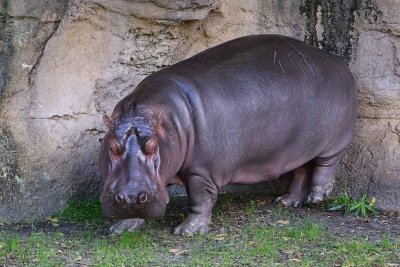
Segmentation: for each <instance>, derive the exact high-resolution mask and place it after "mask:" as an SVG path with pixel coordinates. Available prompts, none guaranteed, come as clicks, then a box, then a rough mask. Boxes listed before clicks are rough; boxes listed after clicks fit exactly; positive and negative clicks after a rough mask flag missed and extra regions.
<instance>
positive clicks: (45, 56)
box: [0, 0, 400, 221]
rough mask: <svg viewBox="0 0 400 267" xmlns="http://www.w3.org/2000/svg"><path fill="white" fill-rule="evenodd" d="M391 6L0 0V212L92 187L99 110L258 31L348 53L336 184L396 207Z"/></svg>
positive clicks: (396, 99)
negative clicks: (344, 143)
mask: <svg viewBox="0 0 400 267" xmlns="http://www.w3.org/2000/svg"><path fill="white" fill-rule="evenodd" d="M396 7H397V8H396ZM398 9H399V3H398V1H397V0H375V1H372V0H352V1H347V2H346V1H344V2H343V1H340V2H338V1H334V0H303V1H295V0H289V1H279V0H273V1H263V0H251V1H248V0H246V1H245V0H238V1H228V0H180V1H171V0H141V1H138V0H115V1H106V0H70V1H66V0H65V1H64V0H52V1H49V0H40V1H33V0H16V1H11V0H0V37H1V38H0V133H1V134H0V183H1V184H2V187H1V188H0V221H18V220H26V219H32V218H41V217H45V216H48V215H50V214H52V213H54V212H55V211H57V210H60V209H61V208H63V207H65V205H66V203H67V201H68V199H70V198H73V197H85V196H89V195H95V194H96V193H99V191H100V186H101V181H100V180H99V175H98V171H97V153H98V148H99V145H100V142H99V141H100V140H101V138H102V136H103V135H104V131H105V126H104V125H102V119H101V117H102V114H104V113H107V114H110V113H111V111H112V109H113V107H114V106H115V104H116V103H117V102H118V101H119V100H120V99H121V98H122V97H124V96H125V95H127V94H128V93H129V92H130V91H131V90H133V88H134V87H135V86H136V85H137V84H138V83H139V82H140V81H141V80H142V79H143V78H145V77H146V76H147V75H149V74H150V73H152V72H154V71H156V70H158V69H161V68H163V67H165V66H168V65H171V64H174V63H176V62H178V61H180V60H183V59H185V58H187V57H189V56H191V55H194V54H196V53H198V52H200V51H203V50H204V49H206V48H208V47H211V46H214V45H217V44H219V43H222V42H224V41H227V40H230V39H233V38H236V37H240V36H244V35H249V34H259V33H279V34H284V35H289V36H293V37H296V38H298V39H305V40H306V41H307V42H309V43H310V44H312V45H315V46H319V47H321V48H323V49H327V50H329V51H332V52H334V53H337V54H340V55H342V56H344V57H345V58H346V59H347V60H348V62H349V64H350V68H351V70H352V71H353V73H354V75H355V78H356V82H357V86H358V90H359V120H358V124H357V133H356V136H355V138H354V141H353V142H352V144H351V146H350V147H349V149H348V150H347V152H346V155H345V157H344V159H343V164H342V166H341V168H340V171H339V172H338V180H339V181H338V183H337V186H336V192H340V191H342V190H343V189H344V186H343V185H346V188H347V190H348V191H349V192H350V193H351V194H352V195H354V196H359V195H360V194H361V193H362V192H366V193H367V194H368V195H370V196H372V195H373V196H376V197H377V204H378V206H379V207H381V208H384V209H395V210H400V201H399V199H400V184H399V183H400V182H399V181H400V170H399V166H400V164H398V162H400V154H399V151H400V149H399V148H400V115H399V114H400V88H399V87H400V86H399V85H400V80H399V79H400V40H399V38H400V37H399V36H400V34H399V33H400V21H399V20H400V19H399V16H398V15H397V13H398V12H397V10H398ZM286 180H287V179H286ZM254 188H259V186H256V187H254ZM263 188H265V189H267V188H273V189H274V190H273V191H281V190H282V186H281V185H280V184H279V183H277V184H273V185H270V184H264V185H263ZM226 190H229V191H230V190H235V188H234V187H233V189H232V187H229V188H227V189H226ZM239 190H240V189H239ZM246 190H251V188H250V189H249V188H248V187H246ZM263 190H264V189H263ZM172 191H173V192H175V193H176V192H178V193H179V192H182V188H180V189H179V188H178V189H176V188H175V189H173V190H172Z"/></svg>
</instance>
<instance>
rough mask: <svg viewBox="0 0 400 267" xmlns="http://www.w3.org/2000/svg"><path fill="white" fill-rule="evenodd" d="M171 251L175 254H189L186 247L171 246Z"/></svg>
mask: <svg viewBox="0 0 400 267" xmlns="http://www.w3.org/2000/svg"><path fill="white" fill-rule="evenodd" d="M169 252H171V253H172V254H174V255H175V256H179V255H186V254H188V251H187V250H186V249H179V248H171V249H170V250H169Z"/></svg>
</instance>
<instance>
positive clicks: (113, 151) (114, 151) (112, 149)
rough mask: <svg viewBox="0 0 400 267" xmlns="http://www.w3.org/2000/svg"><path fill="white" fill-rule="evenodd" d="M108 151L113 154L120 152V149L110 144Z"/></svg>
mask: <svg viewBox="0 0 400 267" xmlns="http://www.w3.org/2000/svg"><path fill="white" fill-rule="evenodd" d="M110 153H111V154H112V155H114V156H117V155H120V154H121V149H119V148H118V147H117V146H116V145H115V144H111V145H110Z"/></svg>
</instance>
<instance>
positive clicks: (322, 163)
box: [307, 152, 343, 203]
mask: <svg viewBox="0 0 400 267" xmlns="http://www.w3.org/2000/svg"><path fill="white" fill-rule="evenodd" d="M342 154H343V153H342V152H340V153H338V154H336V155H334V156H331V157H317V158H315V159H314V160H313V163H314V171H313V176H312V179H311V185H310V188H309V191H308V196H307V202H308V203H318V202H321V201H323V200H324V198H325V197H326V196H328V195H329V194H330V193H331V192H332V189H333V183H334V181H335V173H336V169H337V166H338V165H339V162H340V159H341V157H342Z"/></svg>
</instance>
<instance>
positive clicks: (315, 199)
mask: <svg viewBox="0 0 400 267" xmlns="http://www.w3.org/2000/svg"><path fill="white" fill-rule="evenodd" d="M332 189H333V183H326V184H325V185H318V186H311V187H310V191H309V193H308V196H307V203H319V202H322V201H323V200H324V198H325V197H327V196H328V195H329V194H330V193H331V192H332Z"/></svg>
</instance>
